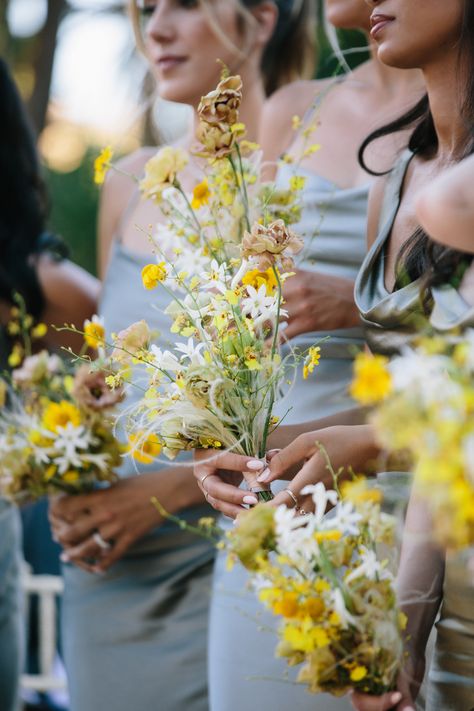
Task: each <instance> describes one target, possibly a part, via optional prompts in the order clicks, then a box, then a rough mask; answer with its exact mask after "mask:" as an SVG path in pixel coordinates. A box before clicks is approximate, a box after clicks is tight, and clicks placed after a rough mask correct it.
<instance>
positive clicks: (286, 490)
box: [283, 489, 298, 508]
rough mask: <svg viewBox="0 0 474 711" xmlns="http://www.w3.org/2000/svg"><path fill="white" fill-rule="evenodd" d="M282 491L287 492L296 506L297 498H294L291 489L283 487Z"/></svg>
mask: <svg viewBox="0 0 474 711" xmlns="http://www.w3.org/2000/svg"><path fill="white" fill-rule="evenodd" d="M283 491H285V492H286V493H287V494H288V496H289V497H290V499H291V500H292V501H293V503H294V505H295V508H298V499H297V498H296V496H295V495H294V493H293V492H292V491H291V489H283Z"/></svg>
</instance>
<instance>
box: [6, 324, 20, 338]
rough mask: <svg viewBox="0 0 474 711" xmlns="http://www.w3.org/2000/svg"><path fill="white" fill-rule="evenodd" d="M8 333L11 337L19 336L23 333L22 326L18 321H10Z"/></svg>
mask: <svg viewBox="0 0 474 711" xmlns="http://www.w3.org/2000/svg"><path fill="white" fill-rule="evenodd" d="M7 331H8V334H9V335H10V336H18V334H19V333H20V331H21V326H20V324H19V323H18V321H10V323H9V324H8V325H7Z"/></svg>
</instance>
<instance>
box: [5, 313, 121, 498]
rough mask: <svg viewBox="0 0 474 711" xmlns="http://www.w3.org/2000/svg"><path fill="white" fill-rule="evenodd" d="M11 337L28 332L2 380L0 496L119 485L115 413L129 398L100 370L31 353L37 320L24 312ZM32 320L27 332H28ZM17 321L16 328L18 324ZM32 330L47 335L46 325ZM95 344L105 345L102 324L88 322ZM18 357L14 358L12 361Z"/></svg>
mask: <svg viewBox="0 0 474 711" xmlns="http://www.w3.org/2000/svg"><path fill="white" fill-rule="evenodd" d="M15 315H16V316H18V318H17V319H16V320H15V319H14V320H13V321H11V322H10V324H9V332H10V333H11V332H12V331H17V332H18V333H21V332H23V335H24V339H23V340H24V343H23V344H20V343H16V344H15V345H14V347H13V350H12V354H11V356H10V364H13V363H16V364H17V366H16V367H15V368H13V370H12V372H11V374H10V375H9V376H8V377H7V376H6V375H5V376H4V377H2V378H1V380H0V383H1V386H2V393H3V400H4V402H3V407H2V410H1V412H0V448H1V451H2V458H1V462H0V491H1V492H2V495H5V496H8V497H11V498H13V499H16V500H22V499H27V498H37V497H40V496H43V495H45V494H51V493H57V492H60V491H62V492H66V493H69V494H73V493H79V492H84V491H89V490H91V489H93V488H94V486H95V485H96V483H97V482H112V481H115V479H116V475H115V474H114V473H113V469H114V467H116V466H118V465H119V463H120V457H121V452H122V450H121V446H120V444H119V442H118V441H117V439H116V438H115V436H114V431H113V427H114V423H113V417H112V415H113V413H114V407H115V405H116V404H117V403H118V402H119V401H120V400H121V399H122V397H123V393H122V391H121V390H119V389H117V390H115V391H112V390H111V389H110V388H109V387H108V385H107V384H106V374H105V372H103V371H102V370H100V368H97V367H96V368H95V369H94V370H92V366H91V364H90V363H89V364H87V363H82V364H80V365H79V366H78V367H76V368H73V367H71V366H70V365H68V364H67V363H66V362H65V361H64V360H63V359H61V358H59V356H57V355H55V354H50V353H48V352H47V351H46V350H41V351H40V352H38V353H36V354H34V355H33V354H32V353H31V338H30V332H29V330H28V324H29V322H30V317H29V316H28V315H25V314H24V313H21V312H20V311H18V310H16V311H15ZM25 323H26V328H25ZM15 324H16V326H15ZM39 326H40V327H38V326H36V327H34V328H33V329H32V331H31V334H32V335H33V337H34V336H35V334H36V333H39V332H41V334H42V335H44V334H45V333H46V326H44V325H43V324H40V325H39ZM85 328H86V333H87V332H88V336H87V338H88V342H89V345H90V344H91V343H93V345H97V343H98V340H97V338H98V337H99V336H98V334H99V332H102V331H101V329H102V325H101V324H100V322H99V320H98V319H97V318H96V317H95V320H93V321H91V322H86V325H85ZM12 356H13V357H12Z"/></svg>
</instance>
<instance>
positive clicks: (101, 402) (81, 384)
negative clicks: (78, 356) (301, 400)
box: [72, 365, 124, 410]
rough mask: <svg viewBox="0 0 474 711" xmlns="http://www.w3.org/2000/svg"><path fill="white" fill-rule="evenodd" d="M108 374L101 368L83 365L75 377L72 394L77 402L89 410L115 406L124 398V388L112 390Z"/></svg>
mask: <svg viewBox="0 0 474 711" xmlns="http://www.w3.org/2000/svg"><path fill="white" fill-rule="evenodd" d="M105 379H106V375H105V373H104V372H103V371H101V370H91V369H90V366H88V365H81V366H80V368H78V370H77V372H76V375H75V377H74V385H73V388H72V396H73V397H74V399H75V400H76V402H77V404H78V405H80V406H81V407H83V408H85V409H89V410H105V409H107V408H111V407H114V406H115V405H116V404H117V403H119V402H121V401H122V400H123V398H124V393H123V390H121V389H120V388H115V389H114V390H111V389H110V388H109V386H108V385H107V383H106V380H105Z"/></svg>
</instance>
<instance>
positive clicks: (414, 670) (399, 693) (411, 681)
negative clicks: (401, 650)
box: [351, 652, 425, 711]
mask: <svg viewBox="0 0 474 711" xmlns="http://www.w3.org/2000/svg"><path fill="white" fill-rule="evenodd" d="M408 653H409V654H410V652H408ZM416 660H417V661H416V662H415V661H413V658H412V657H411V656H409V657H408V660H407V662H406V664H405V667H404V668H403V669H402V671H401V672H400V675H399V677H398V681H397V690H396V691H391V692H390V693H388V694H383V695H382V696H369V695H368V694H361V693H359V692H356V691H354V692H353V693H352V694H351V701H352V705H353V707H354V708H355V709H356V711H388V710H389V709H393V710H394V711H415V701H414V699H415V698H416V697H417V696H418V691H419V689H420V686H421V684H422V682H423V676H424V673H425V659H424V654H423V653H421V654H418V655H417V657H416Z"/></svg>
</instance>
